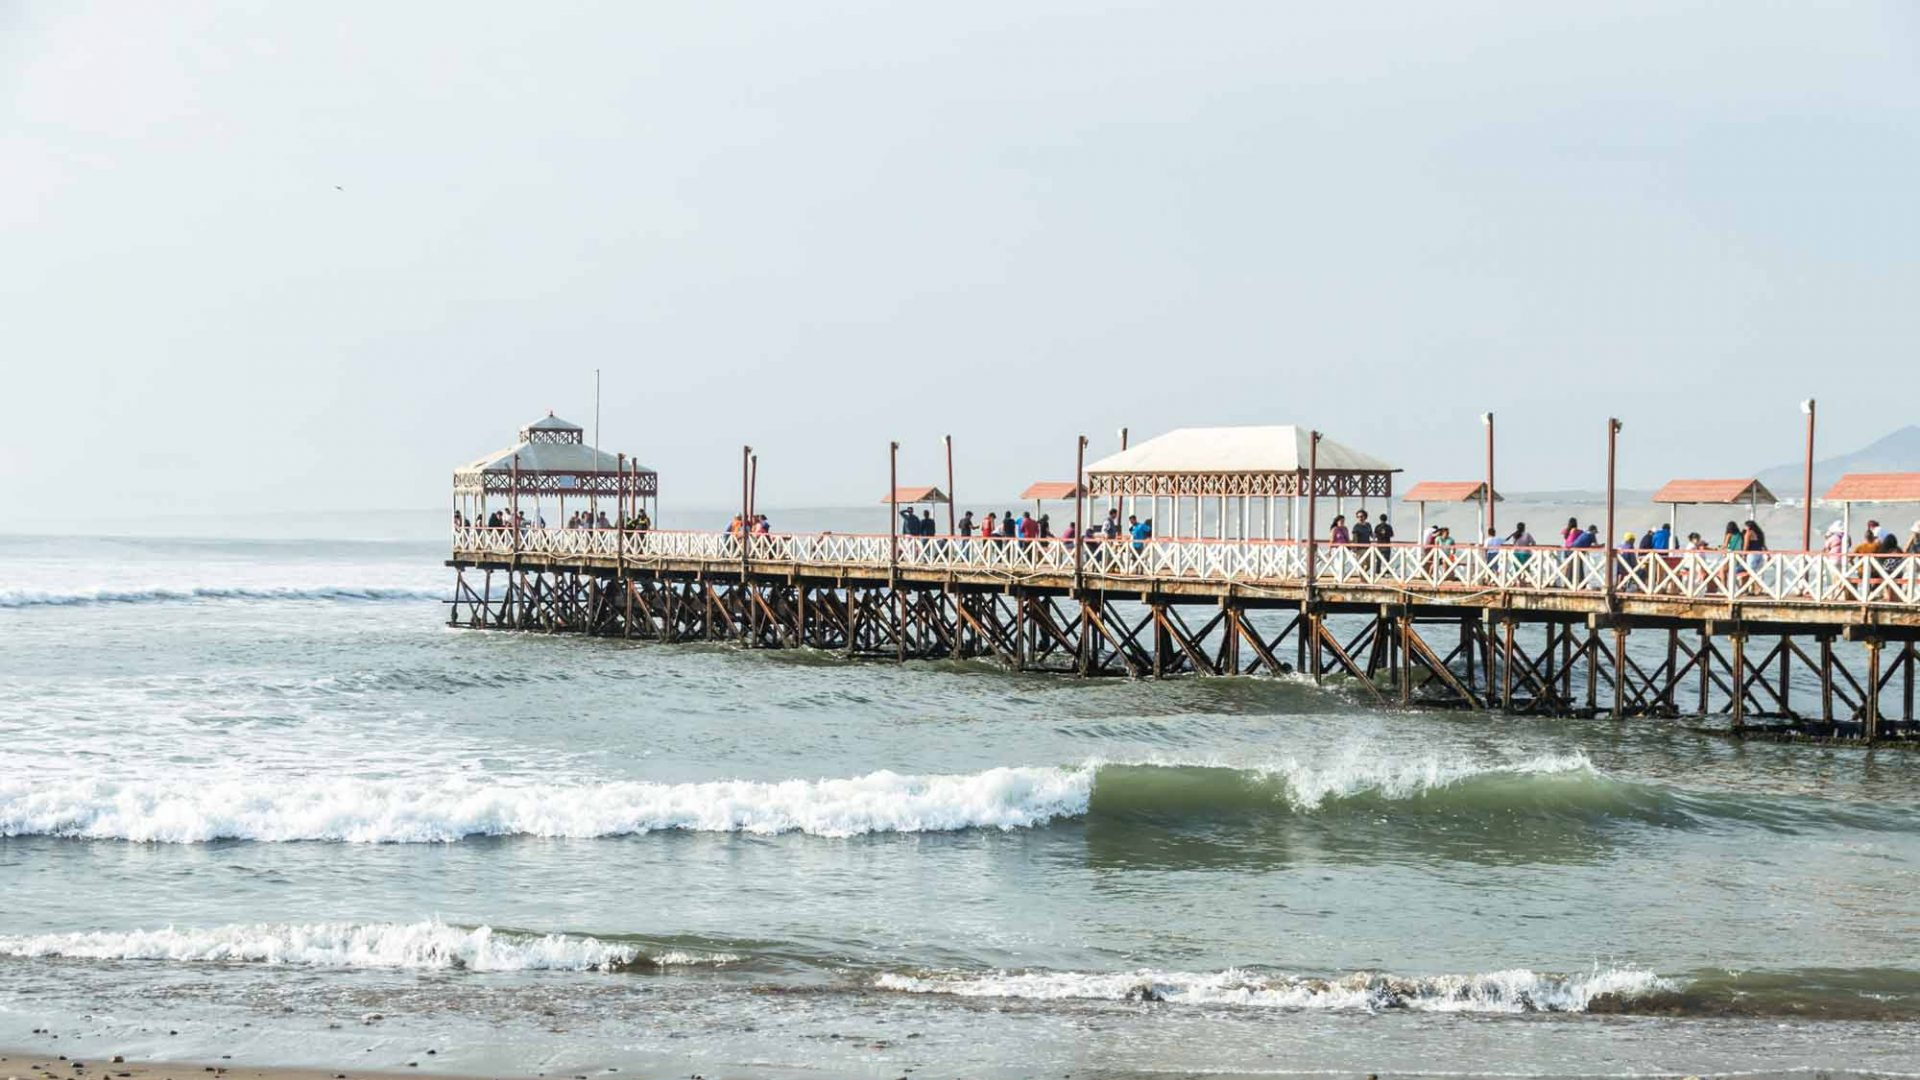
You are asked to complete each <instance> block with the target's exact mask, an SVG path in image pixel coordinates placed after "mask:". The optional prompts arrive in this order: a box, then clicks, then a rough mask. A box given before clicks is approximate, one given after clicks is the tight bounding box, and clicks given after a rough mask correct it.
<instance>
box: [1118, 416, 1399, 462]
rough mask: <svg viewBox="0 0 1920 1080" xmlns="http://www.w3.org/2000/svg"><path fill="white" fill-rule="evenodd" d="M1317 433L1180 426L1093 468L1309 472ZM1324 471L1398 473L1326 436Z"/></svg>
mask: <svg viewBox="0 0 1920 1080" xmlns="http://www.w3.org/2000/svg"><path fill="white" fill-rule="evenodd" d="M1311 437H1312V436H1311V433H1310V432H1309V431H1308V430H1307V429H1306V428H1303V427H1296V426H1294V425H1292V424H1276V425H1272V426H1267V427H1213V428H1178V429H1176V430H1173V431H1169V432H1167V433H1166V434H1165V435H1157V436H1155V437H1153V438H1151V439H1148V440H1147V441H1146V442H1143V443H1141V444H1139V445H1138V446H1133V447H1129V448H1128V449H1126V450H1122V451H1120V452H1119V453H1117V454H1113V455H1111V456H1108V457H1105V458H1102V459H1100V460H1099V461H1096V462H1094V463H1093V464H1092V465H1089V466H1087V472H1088V474H1090V475H1091V474H1097V473H1294V472H1305V471H1306V468H1307V459H1308V456H1309V446H1308V443H1309V441H1310V439H1311ZM1319 468H1320V470H1321V471H1322V472H1398V471H1399V470H1398V469H1395V468H1394V467H1393V466H1392V465H1389V464H1387V463H1386V462H1384V461H1381V460H1380V459H1379V458H1377V457H1374V456H1373V455H1371V454H1363V453H1361V452H1360V451H1358V450H1355V449H1353V448H1351V447H1348V446H1343V445H1341V444H1340V443H1337V442H1334V441H1333V440H1332V439H1329V438H1327V437H1326V436H1324V435H1322V436H1321V437H1320V454H1319Z"/></svg>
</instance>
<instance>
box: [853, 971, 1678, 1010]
mask: <svg viewBox="0 0 1920 1080" xmlns="http://www.w3.org/2000/svg"><path fill="white" fill-rule="evenodd" d="M874 985H875V986H876V987H878V988H880V989H883V990H893V991H897V992H901V993H909V994H952V995H955V996H958V997H978V998H1008V999H1024V1000H1035V1001H1060V1000H1090V1001H1156V1002H1168V1003H1173V1004H1189V1005H1246V1006H1256V1007H1263V1008H1280V1009H1341V1010H1360V1011H1368V1012H1374V1011H1381V1010H1387V1009H1407V1010H1412V1011H1417V1012H1479V1013H1524V1012H1585V1011H1586V1010H1587V1008H1588V1006H1589V1005H1590V1004H1592V1003H1593V1002H1594V1001H1595V1000H1596V999H1602V998H1604V999H1605V1000H1606V1001H1609V1002H1612V1001H1618V1000H1621V999H1631V998H1635V997H1639V996H1643V995H1648V994H1656V993H1662V992H1667V991H1671V990H1673V989H1675V988H1676V985H1677V984H1675V983H1674V982H1673V981H1672V980H1669V979H1665V978H1662V977H1660V976H1658V975H1655V974H1654V973H1653V972H1650V971H1642V970H1639V969H1634V968H1600V967H1596V968H1594V969H1593V970H1592V971H1590V972H1586V973H1582V974H1572V975H1554V974H1542V973H1539V972H1534V971H1528V970H1525V969H1521V968H1515V969H1511V970H1507V971H1494V972H1485V973H1479V974H1472V975H1430V976H1419V977H1400V976H1394V975H1386V974H1382V973H1379V972H1367V971H1362V972H1355V973H1352V974H1349V975H1344V976H1340V977H1337V978H1330V979H1318V978H1308V977H1303V976H1298V975H1280V974H1262V973H1258V972H1253V971H1248V970H1243V969H1239V968H1229V969H1227V970H1225V971H1218V972H1205V973H1195V972H1178V971H1175V972H1166V971H1152V970H1140V971H1133V972H1112V973H1095V972H989V973H980V974H966V973H956V972H944V973H929V974H923V975H902V974H892V973H890V974H885V975H881V976H879V977H877V978H876V979H875V980H874Z"/></svg>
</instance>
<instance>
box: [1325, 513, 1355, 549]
mask: <svg viewBox="0 0 1920 1080" xmlns="http://www.w3.org/2000/svg"><path fill="white" fill-rule="evenodd" d="M1329 539H1331V540H1332V542H1333V543H1335V544H1345V543H1348V542H1349V541H1351V540H1352V539H1353V537H1352V536H1351V535H1350V534H1349V533H1348V532H1347V515H1345V514H1335V515H1333V530H1332V532H1331V533H1330V534H1329Z"/></svg>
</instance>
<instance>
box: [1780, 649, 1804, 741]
mask: <svg viewBox="0 0 1920 1080" xmlns="http://www.w3.org/2000/svg"><path fill="white" fill-rule="evenodd" d="M1792 655H1793V650H1792V649H1790V648H1788V647H1787V635H1786V634H1785V633H1784V632H1783V633H1782V634H1781V635H1780V711H1781V712H1783V713H1785V714H1786V718H1787V719H1788V720H1789V721H1798V720H1799V719H1800V716H1799V714H1797V713H1795V712H1794V711H1793V698H1792V693H1793V676H1792V669H1791V668H1790V667H1789V666H1788V657H1790V656H1792Z"/></svg>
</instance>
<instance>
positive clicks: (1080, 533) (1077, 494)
mask: <svg viewBox="0 0 1920 1080" xmlns="http://www.w3.org/2000/svg"><path fill="white" fill-rule="evenodd" d="M1086 474H1087V437H1086V436H1085V435H1082V436H1080V441H1079V443H1078V444H1077V445H1076V447H1075V448H1074V458H1073V596H1074V599H1076V600H1078V599H1081V596H1080V592H1081V589H1082V587H1083V586H1084V585H1085V584H1086V550H1087V545H1086V537H1085V535H1084V534H1085V533H1086V530H1087V493H1086V492H1085V491H1084V490H1083V489H1082V487H1081V483H1080V480H1081V478H1082V477H1084V476H1085V475H1086ZM948 512H949V513H951V512H952V511H948ZM1084 627H1085V623H1082V629H1083V632H1084Z"/></svg>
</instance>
